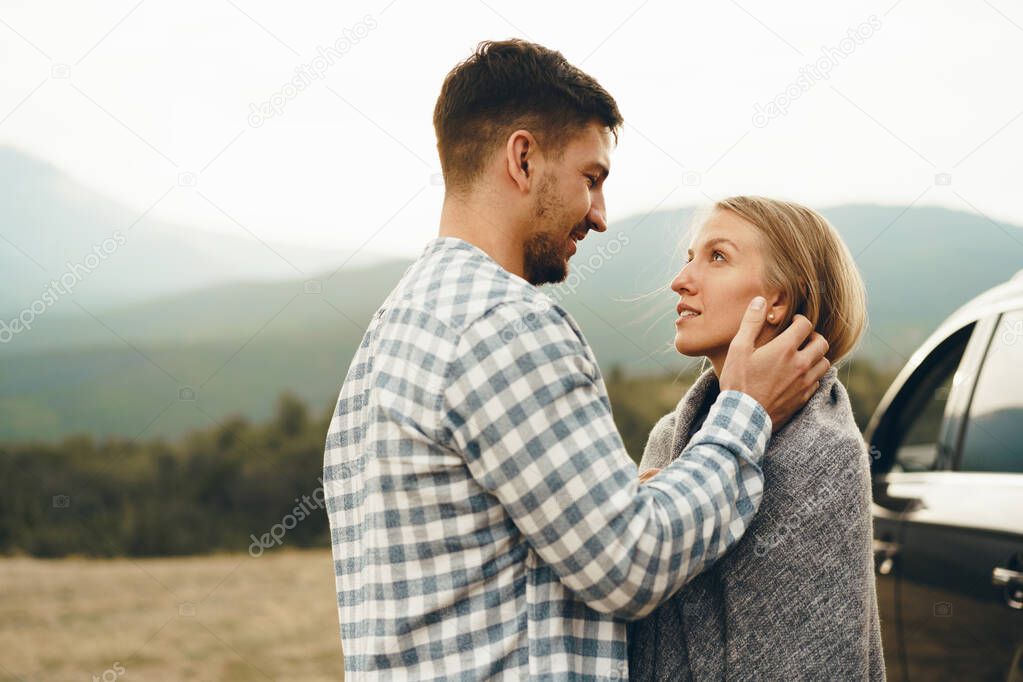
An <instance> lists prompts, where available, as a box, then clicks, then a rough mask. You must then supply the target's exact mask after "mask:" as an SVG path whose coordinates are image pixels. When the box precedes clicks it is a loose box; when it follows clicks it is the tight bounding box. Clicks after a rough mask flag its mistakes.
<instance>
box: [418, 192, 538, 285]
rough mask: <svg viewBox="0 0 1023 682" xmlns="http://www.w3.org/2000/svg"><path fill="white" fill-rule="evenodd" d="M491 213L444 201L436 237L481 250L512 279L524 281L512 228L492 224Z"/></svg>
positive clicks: (520, 259) (464, 204) (453, 201)
mask: <svg viewBox="0 0 1023 682" xmlns="http://www.w3.org/2000/svg"><path fill="white" fill-rule="evenodd" d="M493 212H494V210H493V209H490V210H488V211H485V210H484V209H483V208H482V207H480V206H474V205H473V203H472V202H463V201H458V200H454V199H451V198H446V199H445V200H444V207H443V208H442V209H441V214H440V231H439V232H438V235H437V236H439V237H457V238H458V239H462V240H464V241H467V242H469V243H470V244H472V245H473V246H475V247H477V248H479V249H482V250H483V251H484V252H485V253H486V254H487V255H488V256H490V257H491V258H493V259H494V260H495V261H497V263H498V265H500V266H501V267H503V268H504V269H505V270H507V271H508V272H510V273H512V274H513V275H518V276H519V277H522V278H525V263H524V256H523V252H522V244H521V242H520V241H519V240H517V239H515V238H514V230H513V229H512V228H511V226H509V225H507V224H505V223H502V222H500V221H498V220H495V218H494V216H493V215H487V214H488V213H493Z"/></svg>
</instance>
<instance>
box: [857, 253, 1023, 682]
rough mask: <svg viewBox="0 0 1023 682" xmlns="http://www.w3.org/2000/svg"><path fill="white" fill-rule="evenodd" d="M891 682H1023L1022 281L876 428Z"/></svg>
mask: <svg viewBox="0 0 1023 682" xmlns="http://www.w3.org/2000/svg"><path fill="white" fill-rule="evenodd" d="M865 438H866V440H867V443H868V444H869V446H870V453H871V457H872V464H871V466H872V472H873V494H874V506H873V512H874V554H875V567H876V575H877V589H878V602H879V608H880V612H881V624H882V636H883V639H884V648H885V660H886V664H887V669H888V677H889V679H891V680H913V681H914V682H917V681H919V680H926V681H930V680H944V679H947V680H1000V681H1004V680H1023V610H1021V609H1023V271H1021V272H1020V273H1019V274H1017V275H1016V276H1015V277H1014V278H1013V279H1012V280H1010V281H1009V282H1006V283H1005V284H1003V285H1000V286H998V287H995V288H994V289H991V290H989V291H987V292H985V293H984V294H982V295H981V296H979V297H977V298H976V299H974V300H973V301H971V302H970V303H968V304H966V305H965V306H963V307H962V308H960V309H959V310H957V311H956V312H955V313H954V314H952V315H951V316H950V317H949V318H948V319H947V320H946V321H945V322H944V323H943V324H942V325H941V326H940V327H939V328H938V330H937V331H936V332H935V333H934V334H933V335H931V337H930V338H929V339H928V340H927V341H926V342H925V343H924V344H923V346H921V348H920V349H919V350H918V351H917V352H916V353H915V354H914V355H913V357H912V358H910V360H909V362H908V363H907V364H906V366H905V367H904V368H903V370H902V371H901V372H900V373H899V375H898V376H897V377H896V379H895V381H894V382H893V384H892V386H891V387H890V388H889V390H888V392H887V393H886V394H885V396H884V398H883V399H882V401H881V403H880V404H879V406H878V408H877V411H876V412H875V413H874V415H873V417H872V418H871V420H870V423H869V425H868V426H867V429H866V432H865Z"/></svg>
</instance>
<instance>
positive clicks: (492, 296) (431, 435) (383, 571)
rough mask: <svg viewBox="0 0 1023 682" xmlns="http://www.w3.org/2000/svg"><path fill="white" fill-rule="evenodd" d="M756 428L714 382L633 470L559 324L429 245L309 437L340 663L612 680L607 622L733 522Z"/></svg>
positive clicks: (739, 519) (621, 627)
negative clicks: (655, 460)
mask: <svg viewBox="0 0 1023 682" xmlns="http://www.w3.org/2000/svg"><path fill="white" fill-rule="evenodd" d="M770 430H771V422H770V419H769V418H768V416H767V413H766V412H765V411H764V409H763V408H762V407H761V406H760V405H759V404H758V403H757V402H756V401H755V400H753V399H752V398H750V397H749V396H747V395H745V394H742V393H738V392H735V391H724V392H722V393H721V394H720V396H719V397H718V399H717V402H716V403H715V404H714V406H713V408H712V409H711V412H710V414H709V416H708V417H707V419H706V421H705V425H704V427H703V429H702V430H701V431H700V432H699V433H698V434H696V435H695V436H694V437H693V439H692V441H691V442H690V444H689V450H688V453H687V456H686V457H684V458H680V459H678V460H676V461H675V462H674V463H672V464H671V465H670V466H668V467H666V468H665V469H664V470H663V471H661V473H660V474H658V476H657V477H656V478H655V479H653V480H652V481H651V482H650V483H648V484H645V485H643V486H640V484H639V482H638V479H637V469H636V465H635V464H634V463H633V461H632V460H631V459H630V458H629V456H628V454H627V453H626V451H625V447H624V446H623V444H622V440H621V437H620V436H619V435H618V431H617V430H616V428H615V424H614V421H613V420H612V417H611V406H610V402H609V401H608V398H607V393H606V389H605V387H604V381H603V379H602V378H601V374H600V371H599V369H598V368H597V361H596V359H595V358H594V356H593V353H592V351H591V350H590V347H589V346H588V344H587V343H586V341H585V339H584V338H583V335H582V332H580V331H579V328H578V327H577V326H576V324H575V321H574V320H573V319H572V318H571V317H570V316H569V314H568V313H567V312H565V310H564V309H562V308H561V307H560V306H558V305H556V304H555V303H554V302H553V301H552V300H551V299H550V297H548V296H547V295H545V294H544V293H543V292H541V291H540V290H539V289H538V288H537V287H535V286H533V285H531V284H529V283H528V282H526V281H525V280H523V279H521V278H520V277H517V276H516V275H513V274H511V273H509V272H507V271H506V270H504V269H503V268H502V267H501V266H500V265H498V264H497V263H496V262H495V261H494V260H492V259H491V258H490V257H489V256H488V255H487V254H486V253H485V252H483V251H482V250H480V249H478V248H476V247H475V246H473V245H471V244H469V243H468V242H465V241H462V240H460V239H456V238H453V237H442V238H437V239H435V240H433V241H431V242H430V243H429V244H428V245H427V247H426V249H425V250H424V252H423V254H422V256H421V257H420V258H419V259H418V260H417V261H416V262H415V263H413V264H412V266H411V267H409V269H408V270H407V271H406V273H405V275H404V276H403V277H402V279H401V281H400V282H399V283H398V285H397V287H396V288H395V289H394V291H393V292H392V293H391V294H390V296H389V297H388V298H387V300H386V301H385V302H384V304H383V305H382V306H381V307H380V309H379V310H378V311H377V313H376V314H375V315H374V317H373V319H372V321H371V322H370V325H369V329H368V331H367V332H366V335H365V337H364V338H363V340H362V343H361V345H360V346H359V349H358V351H357V353H356V355H355V357H354V359H353V360H352V363H351V366H350V368H349V370H348V375H347V376H346V377H345V382H344V385H343V386H342V388H341V394H340V396H339V398H338V402H337V408H336V409H335V411H334V416H333V418H332V420H331V423H330V430H329V433H328V435H327V442H326V451H325V453H324V465H323V482H324V488H325V494H326V499H327V511H328V515H329V518H330V528H331V541H332V545H333V553H334V571H335V574H336V577H337V599H338V615H339V618H340V622H341V642H342V649H343V652H344V660H345V671H346V673H347V676H348V679H353V680H357V679H416V680H423V679H440V678H443V679H454V678H458V679H483V678H498V679H510V680H519V679H545V680H546V679H559V680H560V679H573V680H574V679H585V680H601V679H603V680H621V679H627V678H628V655H627V650H626V640H625V636H626V625H625V623H626V621H628V620H632V619H636V618H640V617H642V616H644V615H646V614H648V613H650V612H651V611H652V610H653V609H654V608H655V607H656V606H657V605H658V604H660V603H661V602H663V601H664V600H666V599H667V598H669V597H670V596H671V595H673V594H674V593H675V592H676V591H678V589H679V588H680V587H681V586H682V585H683V584H684V583H686V581H687V580H689V579H690V578H692V577H693V576H695V575H696V574H697V573H699V572H700V571H701V570H703V569H704V568H706V567H707V566H708V565H709V564H710V563H712V562H713V561H714V560H716V559H717V558H718V557H720V556H721V555H722V554H723V553H724V552H725V551H726V550H727V549H728V548H729V547H730V546H732V545H733V544H734V543H735V542H736V541H737V540H738V539H739V537H740V536H741V535H742V533H743V532H744V531H745V529H746V527H747V525H748V524H749V522H750V520H751V517H752V516H753V514H754V513H755V512H756V509H757V505H758V504H759V502H760V497H761V493H762V490H763V475H762V473H761V470H760V467H759V465H758V462H759V461H760V458H761V457H762V456H763V452H764V447H765V445H766V442H767V440H768V438H769V436H770Z"/></svg>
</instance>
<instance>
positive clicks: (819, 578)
mask: <svg viewBox="0 0 1023 682" xmlns="http://www.w3.org/2000/svg"><path fill="white" fill-rule="evenodd" d="M671 288H672V290H673V291H674V292H676V293H677V294H678V295H679V297H680V299H679V301H678V307H677V310H678V311H679V317H678V319H677V320H676V322H675V325H676V332H675V348H676V349H677V350H678V351H679V352H680V353H683V354H684V355H690V356H704V357H706V358H707V359H709V361H710V364H711V366H712V367H711V369H708V370H707V371H706V372H704V374H703V375H702V376H700V378H699V379H697V381H696V383H695V384H694V385H693V386H692V388H690V389H689V391H688V392H687V393H686V395H685V396H684V397H683V398H682V400H681V401H680V402H679V404H678V406H677V407H676V409H675V410H674V412H672V413H671V414H668V415H665V416H664V417H663V418H662V419H661V420H660V421H659V422H658V423H657V424H656V425H655V426H654V428H653V430H652V431H651V433H650V437H649V440H648V442H647V445H646V448H645V451H644V453H643V459H642V462H641V463H640V471H642V472H643V474H642V475H641V479H642V480H644V481H649V482H648V483H647V485H651V486H656V485H657V479H656V478H653V476H652V475H655V474H656V472H657V471H658V470H659V469H660V468H661V467H664V466H667V465H668V464H669V463H670V462H671V461H673V460H674V459H675V458H676V457H678V456H679V454H680V453H681V451H682V450H683V448H684V446H685V444H686V443H687V442H688V440H689V438H690V436H691V435H693V434H695V433H696V431H698V430H699V428H700V425H701V423H702V421H703V419H704V417H705V416H706V414H707V410H708V409H709V408H710V405H711V404H712V403H713V402H714V398H715V397H716V395H717V393H718V383H717V376H718V374H719V373H720V371H721V366H722V364H723V363H724V359H725V356H726V354H727V352H728V345H729V343H730V342H731V340H732V337H733V336H735V334H736V332H737V331H738V328H739V322H740V320H741V319H742V315H743V311H744V310H745V308H746V305H747V303H748V302H749V300H750V299H751V298H753V297H754V296H757V295H761V296H764V297H765V298H766V299H767V324H766V326H765V328H764V332H763V334H762V338H761V342H766V341H767V340H769V339H770V338H771V337H773V336H775V335H776V334H778V333H779V332H781V331H782V330H784V329H785V327H786V326H787V324H788V323H789V321H790V320H791V319H792V317H793V316H794V315H796V314H802V315H805V316H806V317H807V318H809V319H810V321H811V322H812V323H813V324H814V327H815V328H816V330H817V331H818V332H820V334H821V335H822V336H824V338H825V339H827V341H828V343H829V346H830V348H829V351H828V354H827V356H826V357H827V358H828V360H830V361H831V363H832V368H831V369H830V370H829V371H828V373H827V374H826V375H825V376H824V378H823V379H822V380H821V383H820V387H819V388H818V390H817V392H816V393H815V394H814V395H813V397H812V398H811V399H810V401H809V403H807V405H806V406H805V407H804V408H803V409H802V410H800V411H799V412H797V413H796V414H795V416H793V418H792V419H791V420H790V421H789V422H788V423H787V424H784V425H781V426H778V425H775V429H774V432H773V436H772V438H771V441H770V443H769V445H768V448H767V452H766V455H765V457H764V461H763V463H762V467H763V470H764V477H765V485H764V495H763V499H762V501H761V504H760V509H759V512H758V513H757V515H756V517H755V518H754V520H753V523H752V524H751V525H750V527H749V529H748V530H747V531H746V534H745V535H744V536H743V538H742V539H741V540H740V541H739V542H738V543H737V544H736V545H735V547H733V548H732V549H731V550H730V551H729V553H728V554H726V555H725V556H724V557H723V558H722V559H721V560H720V561H718V563H717V564H715V565H714V566H713V567H711V568H709V569H708V570H707V571H706V572H705V573H703V574H701V575H700V576H698V577H696V578H695V579H694V580H693V581H692V582H690V583H689V584H688V585H687V586H686V587H685V588H683V589H682V591H680V592H679V593H678V594H676V595H675V596H673V597H672V598H671V599H670V600H669V601H667V602H665V603H664V604H662V605H661V606H660V607H659V608H658V609H657V610H656V611H654V612H653V613H651V614H650V615H649V616H647V617H646V618H645V619H643V620H641V621H637V622H635V623H631V624H630V626H629V670H630V679H639V680H672V681H675V680H696V681H701V680H725V679H728V680H795V679H807V680H843V681H845V680H866V679H869V680H883V679H884V676H885V673H884V661H883V659H882V654H881V638H880V631H879V627H878V614H877V596H876V593H875V590H874V576H873V559H872V553H871V540H872V530H871V513H870V487H869V463H868V459H867V453H866V448H865V446H864V443H863V440H862V438H861V436H860V433H859V430H858V429H857V428H856V424H855V422H854V421H853V414H852V408H851V407H850V404H849V397H848V394H847V393H846V390H845V387H844V386H842V384H841V382H840V381H839V380H838V376H837V374H836V369H835V367H834V366H835V365H836V364H837V363H838V362H839V361H840V360H841V359H842V358H843V357H844V356H846V355H847V354H848V353H849V352H850V351H851V350H852V349H853V347H854V346H855V345H856V343H857V341H858V340H859V337H860V335H861V334H862V332H863V329H864V326H865V323H866V304H865V296H864V289H863V283H862V281H861V279H860V276H859V273H858V272H857V270H856V267H855V264H854V262H853V259H852V256H851V255H850V254H849V251H848V249H847V248H846V247H845V245H844V244H843V243H842V240H841V238H840V237H839V236H838V233H837V232H836V231H835V230H834V228H832V227H831V225H829V224H828V222H827V221H826V220H825V219H824V218H823V217H821V216H820V215H818V214H817V213H815V212H814V211H811V210H810V209H808V208H805V207H803V206H798V205H796V204H791V203H787V202H782V201H775V200H772V199H765V198H761V197H732V198H730V199H725V200H724V201H720V202H718V203H717V204H715V206H714V208H713V210H712V212H711V213H710V214H709V216H708V217H707V218H706V220H705V221H704V222H703V223H702V224H701V225H699V227H698V228H697V230H696V232H695V235H694V238H693V241H692V243H691V245H690V248H689V258H688V261H687V262H686V264H685V266H684V267H683V268H682V270H681V272H679V274H678V276H677V277H676V278H675V279H674V281H673V282H672V284H671Z"/></svg>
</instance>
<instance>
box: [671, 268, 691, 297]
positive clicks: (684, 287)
mask: <svg viewBox="0 0 1023 682" xmlns="http://www.w3.org/2000/svg"><path fill="white" fill-rule="evenodd" d="M671 290H672V291H674V292H675V293H676V294H679V295H682V294H692V293H694V292H695V287H694V286H693V268H692V263H691V262H690V263H686V264H685V265H683V266H682V269H681V270H679V271H678V274H677V275H675V279H673V280H672V281H671Z"/></svg>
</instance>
